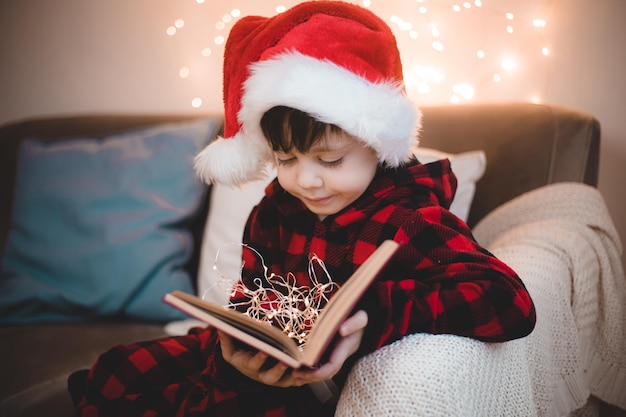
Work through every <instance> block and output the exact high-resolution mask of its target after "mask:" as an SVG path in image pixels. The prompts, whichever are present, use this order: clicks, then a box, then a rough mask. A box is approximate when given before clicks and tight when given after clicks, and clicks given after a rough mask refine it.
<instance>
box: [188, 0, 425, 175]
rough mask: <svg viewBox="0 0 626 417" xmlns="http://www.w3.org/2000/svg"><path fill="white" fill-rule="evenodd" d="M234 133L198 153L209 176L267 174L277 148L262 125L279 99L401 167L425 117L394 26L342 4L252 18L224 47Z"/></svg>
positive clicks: (229, 125)
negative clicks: (409, 85)
mask: <svg viewBox="0 0 626 417" xmlns="http://www.w3.org/2000/svg"><path fill="white" fill-rule="evenodd" d="M223 88H224V91H223V94H224V110H225V114H224V117H225V126H224V135H223V137H220V138H218V139H216V140H215V141H214V142H212V143H211V144H210V145H209V146H207V147H206V148H205V149H204V150H202V151H201V152H200V153H199V154H198V155H197V157H196V161H195V167H196V171H197V172H198V175H199V176H200V177H201V178H202V179H204V180H205V181H206V182H207V183H213V182H219V183H223V184H228V185H239V184H242V183H245V182H247V181H251V180H255V179H258V178H262V177H263V175H264V168H265V166H266V165H267V162H268V161H271V160H272V150H271V148H270V145H269V144H268V142H267V140H266V139H265V138H264V136H263V133H262V131H261V125H260V121H261V118H262V117H263V114H264V113H265V112H266V111H268V110H269V109H271V108H272V107H275V106H287V107H292V108H296V109H298V110H301V111H303V112H306V113H308V114H310V115H311V116H313V117H315V118H316V119H318V120H320V121H322V122H325V123H331V124H334V125H337V126H339V127H340V128H342V129H343V130H344V131H346V132H348V133H349V134H351V135H353V136H355V137H356V138H357V139H358V140H360V141H361V142H362V143H363V144H365V145H367V146H369V147H371V148H372V149H374V150H375V151H376V153H377V155H378V158H379V161H380V162H381V163H382V162H384V163H386V164H387V165H388V166H392V167H395V166H398V165H400V164H402V163H403V162H405V161H406V160H408V158H409V157H410V155H411V148H412V147H413V146H414V145H415V144H416V142H417V133H418V129H419V123H420V114H419V112H418V110H417V108H416V107H415V106H414V105H413V103H412V102H411V101H410V100H409V99H408V98H407V97H406V94H405V90H404V83H403V76H402V64H401V62H400V54H399V51H398V48H397V46H396V40H395V37H394V36H393V33H392V32H391V30H390V28H389V27H388V26H387V25H386V24H385V22H384V21H382V20H381V19H380V18H378V17H377V16H376V15H374V14H373V13H372V12H370V11H369V10H367V9H365V8H362V7H360V6H356V5H353V4H349V3H344V2H340V1H311V2H304V3H301V4H299V5H297V6H295V7H293V8H291V9H289V10H287V11H285V12H283V13H280V14H278V15H276V16H274V17H271V18H265V17H259V16H249V17H245V18H242V19H240V20H239V21H238V22H237V23H236V24H235V25H234V26H233V28H232V30H231V32H230V35H229V38H228V41H227V42H226V47H225V51H224V86H223Z"/></svg>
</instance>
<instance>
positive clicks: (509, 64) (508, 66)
mask: <svg viewBox="0 0 626 417" xmlns="http://www.w3.org/2000/svg"><path fill="white" fill-rule="evenodd" d="M500 66H502V68H504V69H505V70H507V71H511V70H512V69H513V68H514V67H515V61H513V59H511V58H506V59H503V60H502V62H501V63H500Z"/></svg>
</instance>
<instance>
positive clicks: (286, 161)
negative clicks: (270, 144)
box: [276, 157, 296, 166]
mask: <svg viewBox="0 0 626 417" xmlns="http://www.w3.org/2000/svg"><path fill="white" fill-rule="evenodd" d="M295 160H296V158H289V157H282V158H279V157H276V162H277V163H278V165H281V166H283V165H287V164H289V163H291V162H293V161H295Z"/></svg>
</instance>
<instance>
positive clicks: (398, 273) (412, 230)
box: [79, 161, 535, 417]
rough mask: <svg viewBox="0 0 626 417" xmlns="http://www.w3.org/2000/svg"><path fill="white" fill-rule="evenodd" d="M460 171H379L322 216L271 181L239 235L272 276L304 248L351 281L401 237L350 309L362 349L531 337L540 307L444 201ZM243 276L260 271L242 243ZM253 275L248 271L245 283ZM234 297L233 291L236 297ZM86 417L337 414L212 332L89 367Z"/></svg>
mask: <svg viewBox="0 0 626 417" xmlns="http://www.w3.org/2000/svg"><path fill="white" fill-rule="evenodd" d="M455 189H456V178H455V177H454V175H452V173H451V171H450V164H449V162H448V161H441V162H435V163H431V164H424V165H421V164H419V163H412V164H410V165H409V166H406V167H403V168H399V169H395V170H381V171H380V172H379V173H378V174H377V175H376V177H375V179H374V180H373V181H372V184H371V185H370V186H369V188H368V189H367V190H366V192H365V193H364V194H363V195H362V196H361V197H360V198H359V199H357V200H356V201H355V202H354V203H353V204H352V205H350V206H349V207H347V208H345V209H344V210H342V211H341V212H339V213H337V214H335V215H332V216H328V217H327V218H326V219H324V220H323V221H319V220H318V219H317V216H315V215H314V214H312V213H311V212H309V211H308V210H307V209H306V207H305V206H304V205H303V204H302V203H301V202H300V201H299V200H297V199H296V198H294V197H293V196H291V195H289V194H288V193H286V192H285V191H284V190H283V189H282V187H280V185H279V184H278V182H277V181H274V182H273V183H272V184H270V186H269V187H268V188H267V191H266V198H264V199H263V200H262V201H261V203H260V204H259V205H258V206H257V207H256V208H255V209H254V210H253V211H252V213H251V215H250V218H249V220H248V224H247V226H246V232H245V234H244V242H245V243H247V244H248V245H250V246H251V247H252V248H254V249H255V250H257V251H259V253H260V254H261V255H262V257H263V260H264V262H265V265H266V266H267V267H268V268H269V271H270V272H272V273H275V274H279V275H282V276H286V274H287V273H292V274H294V276H295V277H296V280H297V282H298V285H306V284H308V281H309V274H308V268H309V255H311V254H315V255H317V256H318V257H319V258H320V259H322V260H323V261H324V263H325V265H326V267H327V268H328V271H329V272H330V275H331V277H332V279H333V280H334V281H337V282H339V283H341V282H343V280H345V279H347V278H348V277H349V276H350V275H351V274H352V273H353V272H354V270H355V269H356V268H357V267H358V266H359V265H361V264H362V263H363V262H364V261H365V259H367V257H368V256H369V255H370V254H371V253H372V252H373V251H374V250H375V249H376V247H377V246H378V245H380V244H381V243H382V242H383V241H384V240H386V239H393V240H395V241H397V242H400V243H401V244H402V246H401V248H400V249H399V250H398V252H397V253H396V254H395V255H394V257H393V258H392V260H391V262H390V263H389V264H388V265H387V266H386V267H385V268H384V270H383V271H382V272H381V274H380V275H379V277H378V278H377V280H376V281H375V283H374V284H373V286H372V287H371V288H370V289H369V290H368V292H367V293H366V295H365V297H364V298H363V300H362V301H361V303H360V304H359V306H358V307H357V308H360V309H364V310H365V311H367V313H368V316H369V322H368V326H367V328H366V331H365V335H364V338H363V341H362V344H361V349H360V351H359V352H358V354H357V355H356V356H355V358H352V360H351V361H350V363H349V364H347V365H346V367H345V368H346V369H344V370H343V372H342V376H345V374H346V373H347V371H348V370H349V367H350V365H351V364H352V363H354V359H356V357H358V356H362V355H365V354H367V353H369V352H372V351H374V350H376V349H378V348H380V347H381V346H384V345H386V344H389V343H392V342H393V341H395V340H398V339H400V338H401V337H402V336H405V335H407V334H411V333H418V332H427V333H451V334H458V335H462V336H467V337H472V338H476V339H479V340H483V341H489V342H499V341H506V340H511V339H516V338H520V337H523V336H526V335H528V334H529V333H530V332H531V331H532V329H533V327H534V324H535V310H534V306H533V303H532V300H531V299H530V296H529V294H528V292H527V291H526V289H525V287H524V285H523V284H522V282H521V281H520V279H519V278H518V276H517V275H516V274H515V272H514V271H513V270H511V269H510V268H509V267H508V266H506V265H505V264H503V263H502V262H501V261H499V260H498V259H496V258H495V257H494V256H493V255H491V254H490V253H489V252H488V251H486V250H485V249H484V248H482V247H480V246H479V245H478V244H477V243H476V241H475V240H474V238H473V237H472V235H471V232H470V231H469V229H468V227H467V226H466V225H465V223H463V222H462V221H461V220H460V219H458V218H457V217H456V216H454V215H453V214H451V213H450V212H449V211H448V210H447V209H446V208H447V207H449V205H450V202H451V200H452V197H453V195H454V191H455ZM244 262H245V265H244V269H243V273H242V277H244V282H246V284H247V285H248V286H250V287H253V286H254V284H253V283H252V282H251V279H252V278H253V277H258V276H262V274H263V269H262V265H261V263H260V261H259V258H258V257H256V256H253V255H252V252H251V251H246V250H244ZM246 277H248V278H246ZM236 300H237V298H236V297H235V301H236ZM79 411H82V415H83V416H109V415H111V416H121V415H129V416H130V415H132V416H157V415H159V416H161V415H162V416H166V415H167V416H170V415H172V416H173V415H179V416H183V415H184V416H192V415H205V416H294V417H295V416H308V415H311V416H313V415H316V416H321V415H329V416H330V415H332V413H333V410H332V409H327V408H324V407H322V406H320V405H319V404H317V403H316V400H315V398H314V397H313V396H312V395H311V393H310V391H309V390H308V389H307V388H306V387H300V388H290V389H277V388H271V387H267V386H264V385H262V384H258V383H256V382H254V381H251V380H249V379H247V378H246V377H244V376H242V375H241V374H239V373H238V372H237V371H236V370H234V368H232V367H230V365H228V364H227V363H226V362H225V361H224V360H223V359H222V358H221V354H220V351H219V343H218V341H217V338H216V336H215V332H213V331H212V330H211V329H208V330H195V331H193V332H192V333H190V334H189V335H187V336H183V337H178V338H167V339H163V340H160V341H151V342H144V343H142V344H135V345H130V346H118V347H115V348H113V349H112V350H111V351H109V352H107V353H106V354H104V355H103V356H102V357H101V358H100V359H99V361H98V362H97V363H96V364H95V365H94V367H93V368H92V370H91V372H90V376H89V381H88V385H87V391H86V393H85V397H84V398H83V400H82V402H81V404H80V405H79Z"/></svg>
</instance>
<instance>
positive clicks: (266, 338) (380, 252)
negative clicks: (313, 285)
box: [163, 240, 399, 368]
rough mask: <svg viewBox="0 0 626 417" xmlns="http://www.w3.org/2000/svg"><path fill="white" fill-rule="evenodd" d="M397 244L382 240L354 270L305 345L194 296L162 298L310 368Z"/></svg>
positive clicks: (283, 358) (173, 294) (262, 348)
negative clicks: (301, 345) (299, 344)
mask: <svg viewBox="0 0 626 417" xmlns="http://www.w3.org/2000/svg"><path fill="white" fill-rule="evenodd" d="M398 246H399V245H398V243H396V242H394V241H392V240H387V241H385V242H383V244H382V245H380V246H379V247H378V248H377V249H376V251H374V253H372V255H371V256H370V257H369V258H368V259H367V260H366V261H365V262H364V263H363V264H362V265H361V266H360V267H359V268H358V269H357V270H356V271H354V274H352V276H351V277H350V278H349V279H348V280H347V281H346V282H345V283H344V284H343V285H342V286H341V288H339V290H337V292H336V293H335V294H334V295H333V296H332V297H331V299H330V300H329V301H328V303H327V304H326V306H325V307H324V309H323V310H322V312H321V313H320V315H319V317H318V318H317V320H316V322H315V323H314V325H313V327H312V329H311V331H310V334H309V336H308V338H307V343H306V345H305V346H304V347H302V348H300V347H299V346H298V343H297V342H296V341H295V340H294V339H292V338H291V337H289V336H287V335H286V334H285V333H283V332H282V331H281V330H280V329H278V328H276V327H274V326H272V325H270V324H268V323H264V322H261V321H259V320H256V319H254V318H252V317H250V316H248V315H245V314H243V313H241V312H239V311H237V310H233V309H229V308H226V307H224V306H221V305H219V304H216V303H212V302H210V301H206V300H202V299H201V298H198V297H196V296H195V295H191V294H188V293H185V292H182V291H173V292H171V293H168V294H166V295H165V297H164V298H163V301H165V302H166V303H168V304H170V305H172V306H174V307H176V308H178V309H180V310H181V311H183V312H185V313H187V314H188V315H190V316H191V317H194V318H196V319H198V320H201V321H203V322H205V323H207V324H209V325H211V326H213V327H216V328H217V329H219V330H222V331H223V332H224V333H226V334H228V335H230V336H232V337H233V338H235V339H238V340H240V341H242V342H243V343H245V344H247V345H249V346H251V347H253V348H256V349H258V350H260V351H262V352H265V353H267V354H268V355H269V356H272V357H274V358H276V359H277V360H279V361H281V362H282V363H284V364H286V365H288V366H291V367H292V368H300V367H313V366H316V365H318V364H319V363H318V362H319V361H320V359H321V358H322V356H323V354H324V353H325V351H326V349H327V348H328V346H329V345H330V343H331V342H332V340H333V338H334V337H335V335H336V334H337V331H338V329H339V326H340V325H341V323H343V322H344V321H345V320H346V318H347V317H348V315H349V314H350V313H351V311H352V309H354V307H355V305H356V303H357V302H358V300H359V299H360V298H361V296H362V295H363V293H364V292H365V290H366V289H367V288H368V287H369V285H370V284H371V283H372V281H373V280H374V278H376V276H377V275H378V272H379V271H380V270H381V269H382V268H383V266H385V264H386V263H387V261H388V260H389V258H391V256H392V255H393V254H394V253H395V251H396V249H397V248H398Z"/></svg>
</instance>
